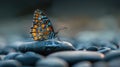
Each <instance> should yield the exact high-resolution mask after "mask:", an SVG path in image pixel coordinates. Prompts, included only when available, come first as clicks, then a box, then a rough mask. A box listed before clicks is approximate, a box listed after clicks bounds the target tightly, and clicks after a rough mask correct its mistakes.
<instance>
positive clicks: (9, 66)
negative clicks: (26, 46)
mask: <svg viewBox="0 0 120 67" xmlns="http://www.w3.org/2000/svg"><path fill="white" fill-rule="evenodd" d="M20 66H22V65H21V64H20V63H19V62H18V61H16V60H4V61H0V67H20Z"/></svg>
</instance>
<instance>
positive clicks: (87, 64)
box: [72, 61, 92, 67]
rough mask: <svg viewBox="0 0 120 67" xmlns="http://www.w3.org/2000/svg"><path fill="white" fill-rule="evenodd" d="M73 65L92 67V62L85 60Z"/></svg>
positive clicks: (75, 66)
mask: <svg viewBox="0 0 120 67" xmlns="http://www.w3.org/2000/svg"><path fill="white" fill-rule="evenodd" d="M72 67H92V63H91V62H89V61H83V62H79V63H77V64H75V65H73V66H72Z"/></svg>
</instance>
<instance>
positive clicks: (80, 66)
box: [0, 40, 120, 67]
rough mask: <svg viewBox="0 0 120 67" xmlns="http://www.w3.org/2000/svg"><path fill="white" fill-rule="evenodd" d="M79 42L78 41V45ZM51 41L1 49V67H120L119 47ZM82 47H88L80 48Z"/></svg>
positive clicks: (109, 43) (107, 44)
mask: <svg viewBox="0 0 120 67" xmlns="http://www.w3.org/2000/svg"><path fill="white" fill-rule="evenodd" d="M76 42H77V41H76ZM73 44H74V43H72V44H71V43H69V42H66V41H57V40H54V41H53V40H48V41H41V42H40V41H33V42H26V43H23V44H22V45H20V46H18V47H16V48H15V47H14V48H12V47H10V48H11V49H12V51H11V50H10V48H9V49H8V47H7V48H4V49H0V50H1V51H0V67H120V49H119V47H118V46H119V44H115V43H114V42H106V41H105V42H104V41H100V42H91V43H90V42H87V43H85V42H84V43H83V42H81V43H79V44H78V45H77V47H78V48H76V46H75V45H73ZM79 45H87V46H82V47H80V46H79Z"/></svg>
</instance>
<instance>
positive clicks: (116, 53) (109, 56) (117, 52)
mask: <svg viewBox="0 0 120 67" xmlns="http://www.w3.org/2000/svg"><path fill="white" fill-rule="evenodd" d="M118 57H120V50H113V51H110V52H108V53H107V54H106V56H105V58H104V59H105V61H109V60H112V59H115V58H118Z"/></svg>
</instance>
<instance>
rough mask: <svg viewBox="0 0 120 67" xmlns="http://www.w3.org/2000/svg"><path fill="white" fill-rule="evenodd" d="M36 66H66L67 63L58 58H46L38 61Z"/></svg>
mask: <svg viewBox="0 0 120 67" xmlns="http://www.w3.org/2000/svg"><path fill="white" fill-rule="evenodd" d="M36 67H68V64H67V63H66V62H65V61H64V60H62V59H59V58H46V59H43V60H40V61H38V62H37V64H36Z"/></svg>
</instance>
